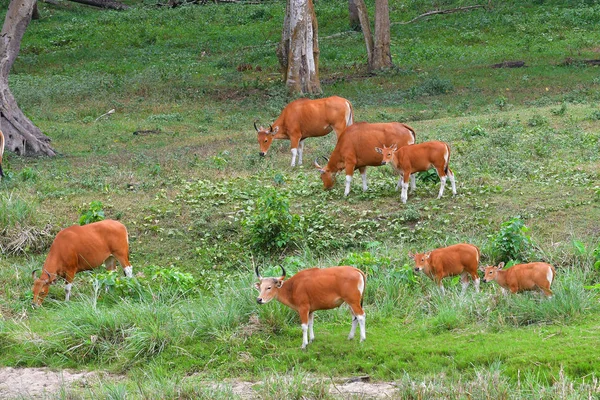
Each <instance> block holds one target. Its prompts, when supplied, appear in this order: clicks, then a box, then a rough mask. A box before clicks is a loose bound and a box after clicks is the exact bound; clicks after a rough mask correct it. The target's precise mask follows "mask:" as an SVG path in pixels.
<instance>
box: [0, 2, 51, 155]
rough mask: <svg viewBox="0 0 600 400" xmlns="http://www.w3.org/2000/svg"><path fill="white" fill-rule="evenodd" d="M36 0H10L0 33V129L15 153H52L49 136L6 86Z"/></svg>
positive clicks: (9, 147) (7, 146)
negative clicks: (29, 116)
mask: <svg viewBox="0 0 600 400" xmlns="http://www.w3.org/2000/svg"><path fill="white" fill-rule="evenodd" d="M35 2H36V0H11V2H10V4H9V6H8V11H7V12H6V19H5V20H4V25H3V27H2V32H1V33H0V129H1V130H2V131H3V132H4V137H5V140H6V148H7V149H8V150H10V151H13V152H15V153H17V154H25V153H33V154H45V155H49V156H53V155H55V152H54V150H53V149H52V147H50V144H49V142H50V139H49V138H48V137H47V136H46V135H44V134H43V133H42V131H40V129H39V128H38V127H37V126H35V125H34V124H33V122H31V121H30V120H29V119H28V118H27V117H26V116H25V115H24V114H23V112H22V111H21V109H20V108H19V106H18V105H17V102H16V101H15V98H14V96H13V95H12V93H11V91H10V89H9V87H8V74H9V73H10V69H11V67H12V65H13V63H14V62H15V59H16V58H17V55H18V54H19V49H20V47H21V39H23V34H24V33H25V30H26V29H27V25H28V24H29V21H30V20H31V14H32V12H33V7H34V5H35Z"/></svg>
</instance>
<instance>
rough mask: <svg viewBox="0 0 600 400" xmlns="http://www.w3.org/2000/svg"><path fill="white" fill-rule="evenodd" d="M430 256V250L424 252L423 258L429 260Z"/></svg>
mask: <svg viewBox="0 0 600 400" xmlns="http://www.w3.org/2000/svg"><path fill="white" fill-rule="evenodd" d="M430 256H431V252H429V253H425V259H426V260H429V257H430Z"/></svg>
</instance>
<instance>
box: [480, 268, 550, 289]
mask: <svg viewBox="0 0 600 400" xmlns="http://www.w3.org/2000/svg"><path fill="white" fill-rule="evenodd" d="M503 267H504V263H503V262H501V263H500V264H498V266H497V267H496V266H493V265H491V266H488V267H485V268H481V270H482V271H484V275H483V281H484V282H491V281H496V282H498V284H499V285H500V287H501V288H502V292H503V293H504V294H507V293H508V290H510V291H511V292H513V293H517V292H522V291H525V290H535V289H539V290H541V291H542V292H543V293H544V294H545V295H546V296H547V297H551V296H552V290H550V285H552V282H553V281H554V277H555V276H556V270H555V269H554V267H553V266H552V265H550V264H547V263H544V262H532V263H529V264H516V265H513V266H512V267H510V268H507V269H505V270H503V269H502V268H503Z"/></svg>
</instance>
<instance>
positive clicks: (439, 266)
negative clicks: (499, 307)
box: [408, 243, 481, 293]
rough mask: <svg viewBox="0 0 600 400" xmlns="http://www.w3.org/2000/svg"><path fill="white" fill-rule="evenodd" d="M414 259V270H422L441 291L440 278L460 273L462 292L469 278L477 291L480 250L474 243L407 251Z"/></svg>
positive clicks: (442, 289)
mask: <svg viewBox="0 0 600 400" xmlns="http://www.w3.org/2000/svg"><path fill="white" fill-rule="evenodd" d="M408 256H409V257H411V258H413V259H414V260H415V272H420V271H423V272H424V273H425V275H427V276H428V277H430V278H431V279H433V281H434V282H435V284H436V285H438V287H439V288H440V290H441V291H442V293H445V290H444V285H443V284H442V279H444V278H445V277H447V276H456V275H460V281H461V283H462V293H464V292H465V290H466V289H467V287H468V286H469V278H470V279H471V280H472V281H473V285H474V286H475V291H476V292H479V274H478V273H477V270H478V267H479V260H480V258H481V252H480V251H479V248H478V247H477V246H475V245H472V244H469V243H459V244H454V245H452V246H448V247H442V248H439V249H435V250H432V251H430V252H427V253H416V254H412V253H408Z"/></svg>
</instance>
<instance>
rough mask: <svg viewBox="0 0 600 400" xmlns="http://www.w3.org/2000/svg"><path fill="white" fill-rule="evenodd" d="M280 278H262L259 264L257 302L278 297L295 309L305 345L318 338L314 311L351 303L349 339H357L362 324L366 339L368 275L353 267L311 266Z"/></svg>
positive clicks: (362, 337) (361, 333)
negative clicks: (357, 332)
mask: <svg viewBox="0 0 600 400" xmlns="http://www.w3.org/2000/svg"><path fill="white" fill-rule="evenodd" d="M281 270H282V272H283V275H282V276H281V277H279V278H263V277H261V276H260V274H259V272H258V266H257V267H256V276H257V277H258V279H259V281H260V282H258V283H257V284H256V288H257V289H258V291H259V292H260V295H259V297H258V298H257V301H258V304H266V303H268V302H269V301H271V300H273V299H275V300H277V301H279V302H280V303H283V304H285V305H286V306H288V307H290V308H292V309H294V310H296V311H297V312H298V314H299V315H300V321H301V323H302V348H303V349H305V348H306V346H307V345H308V343H309V340H308V338H307V332H308V333H309V334H310V342H312V341H313V340H314V338H315V334H314V332H313V321H314V312H315V311H317V310H329V309H331V308H337V307H339V306H340V305H342V303H344V302H345V303H348V305H349V306H350V310H351V311H352V315H353V318H352V328H351V329H350V334H349V335H348V339H353V338H354V332H355V331H356V325H357V324H359V325H360V341H361V342H362V341H363V340H365V339H366V334H365V311H364V310H363V308H362V301H363V294H364V292H365V284H366V276H365V274H364V273H363V272H362V271H361V270H359V269H356V268H354V267H330V268H323V269H319V268H310V269H305V270H303V271H300V272H298V273H297V274H296V275H294V276H292V277H291V278H290V279H288V280H285V270H284V269H283V267H282V268H281Z"/></svg>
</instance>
